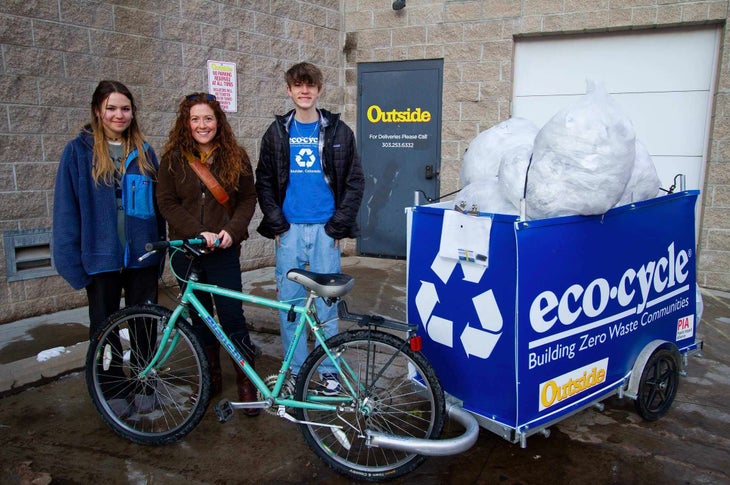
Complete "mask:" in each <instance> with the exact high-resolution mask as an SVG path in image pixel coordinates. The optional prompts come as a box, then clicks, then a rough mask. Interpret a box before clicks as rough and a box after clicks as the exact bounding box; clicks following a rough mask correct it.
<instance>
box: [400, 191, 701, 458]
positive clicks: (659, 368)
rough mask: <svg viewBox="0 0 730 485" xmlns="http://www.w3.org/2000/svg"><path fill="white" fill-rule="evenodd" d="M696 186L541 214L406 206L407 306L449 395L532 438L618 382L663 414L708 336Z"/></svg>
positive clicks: (641, 405)
mask: <svg viewBox="0 0 730 485" xmlns="http://www.w3.org/2000/svg"><path fill="white" fill-rule="evenodd" d="M698 194H699V192H697V191H684V192H680V193H676V194H670V195H666V196H663V197H658V198H656V199H651V200H648V201H643V202H638V203H632V204H629V205H626V206H622V207H618V208H615V209H612V210H610V211H608V212H607V213H605V214H603V215H601V216H568V217H558V218H550V219H541V220H532V221H524V220H520V219H519V218H518V217H516V216H507V215H501V214H485V213H478V214H465V213H462V212H460V211H457V210H453V209H451V208H448V207H447V206H445V205H444V204H436V205H432V206H416V207H414V208H411V209H409V211H408V212H409V214H408V250H409V252H408V276H407V300H408V308H407V318H408V321H410V322H418V324H419V326H420V328H421V332H420V333H421V335H423V337H424V338H423V352H424V354H425V355H426V357H427V358H428V359H429V361H430V362H431V363H432V364H433V366H434V368H435V370H436V373H437V375H438V376H439V378H440V380H441V383H442V385H443V387H444V390H445V391H446V393H447V394H448V395H449V397H450V398H451V399H454V400H456V401H457V402H459V403H460V405H461V406H463V408H464V409H466V410H467V411H469V412H470V413H472V414H474V415H475V416H476V417H477V420H478V421H479V423H480V426H481V427H483V428H486V429H489V430H490V431H493V432H496V433H497V434H500V435H501V436H502V437H504V438H505V439H508V440H510V441H512V442H517V441H520V442H521V443H522V444H523V446H524V443H525V441H524V440H525V439H526V437H527V436H529V435H532V434H534V433H537V432H546V429H547V427H549V426H550V425H551V424H554V423H555V422H557V421H559V420H561V419H564V418H565V417H567V416H569V415H570V414H573V413H575V412H577V411H579V410H581V409H584V408H586V407H587V406H591V405H594V404H597V403H598V402H600V401H601V400H603V399H606V398H607V397H609V396H611V395H614V394H619V395H621V396H623V395H627V396H629V397H631V398H634V399H636V403H637V410H638V411H639V413H640V414H641V415H642V416H643V417H644V418H646V419H657V418H658V417H660V416H661V415H663V414H664V413H665V412H666V411H667V410H668V408H669V406H670V405H671V403H672V401H673V399H674V395H675V393H676V391H677V385H678V379H679V375H680V371H681V368H682V366H683V365H684V364H685V363H686V362H685V360H686V359H685V357H686V355H687V354H688V352H690V351H694V350H697V349H698V348H699V347H701V342H698V341H697V339H696V328H697V324H698V323H699V322H697V321H696V319H695V311H696V294H697V293H696V272H695V267H696V252H695V216H694V214H695V203H696V200H697V196H698Z"/></svg>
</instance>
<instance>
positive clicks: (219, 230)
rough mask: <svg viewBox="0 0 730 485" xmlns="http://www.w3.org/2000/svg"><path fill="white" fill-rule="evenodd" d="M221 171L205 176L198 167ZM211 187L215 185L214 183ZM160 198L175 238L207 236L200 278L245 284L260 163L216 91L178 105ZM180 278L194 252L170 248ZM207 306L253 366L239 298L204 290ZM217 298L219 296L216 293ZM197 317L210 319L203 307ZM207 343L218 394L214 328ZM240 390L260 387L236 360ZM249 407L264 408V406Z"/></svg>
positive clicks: (245, 394)
mask: <svg viewBox="0 0 730 485" xmlns="http://www.w3.org/2000/svg"><path fill="white" fill-rule="evenodd" d="M195 165H203V166H204V168H203V171H204V172H205V171H207V172H208V173H209V174H211V175H212V176H213V178H214V180H213V183H211V182H210V181H209V182H208V183H206V182H204V179H203V178H201V176H200V175H198V171H197V170H200V169H199V168H198V169H196V168H195V167H194V166H195ZM209 187H210V188H209ZM157 203H158V205H159V207H160V212H162V215H163V216H164V217H165V219H167V224H168V229H169V231H170V239H187V238H195V237H201V238H204V239H205V240H206V242H207V252H206V254H204V255H203V256H201V257H200V258H197V259H196V261H197V264H199V268H198V269H199V270H200V271H201V282H204V283H211V284H215V285H218V286H221V287H224V288H228V289H231V290H234V291H241V290H242V285H241V262H240V255H241V243H242V242H243V241H244V240H245V239H248V225H249V223H250V222H251V218H252V217H253V214H254V209H255V208H256V191H255V189H254V179H253V170H252V168H251V162H250V160H249V157H248V154H247V153H246V150H245V149H244V148H243V147H242V146H240V145H239V144H238V142H237V141H236V137H235V135H234V134H233V130H232V129H231V125H230V124H229V123H228V120H227V118H226V115H225V113H224V112H223V110H222V109H221V106H220V103H218V101H217V100H216V99H215V96H213V95H212V94H208V93H193V94H190V95H188V96H186V97H185V98H184V99H183V100H182V101H181V102H180V106H179V108H178V113H177V119H176V120H175V124H174V126H173V127H172V129H171V130H170V135H169V137H168V139H167V142H166V143H165V147H164V151H163V154H162V159H161V162H160V173H159V182H158V189H157ZM170 257H171V263H172V267H173V270H174V271H175V274H176V276H177V277H178V282H179V283H180V284H181V286H182V285H184V283H185V281H186V280H187V278H188V275H189V273H190V270H191V267H190V260H188V259H187V258H185V257H184V256H183V255H182V253H179V252H177V253H171V256H170ZM197 296H198V298H199V299H200V300H201V301H202V302H203V304H204V305H205V307H206V309H207V310H208V311H209V312H210V313H211V314H213V313H214V311H213V303H214V301H215V313H217V314H218V319H219V322H220V324H221V326H222V328H223V330H224V331H225V332H226V334H227V335H228V336H229V337H231V338H232V339H233V340H234V341H236V342H237V343H238V344H239V345H241V347H242V348H243V350H244V353H245V357H246V360H247V361H248V362H249V363H250V364H251V365H252V366H253V364H254V352H253V346H252V344H251V340H250V337H249V334H248V329H247V327H246V319H245V317H244V314H243V306H242V304H241V302H240V301H238V300H235V299H232V298H225V297H221V296H215V297H213V298H211V295H209V294H207V293H206V294H201V293H198V294H197ZM213 300H214V301H213ZM192 318H193V323H195V324H197V325H200V326H201V327H204V324H203V322H202V321H200V319H199V317H197V315H194V316H193V317H192ZM203 333H204V337H205V341H204V345H205V349H206V354H207V357H208V362H209V366H210V372H211V382H212V384H211V388H212V389H211V394H212V395H216V394H219V393H220V392H221V391H222V387H223V386H222V372H221V365H220V344H219V343H218V341H217V339H216V338H215V336H214V335H213V334H212V333H211V332H210V331H209V330H207V329H206V330H205V331H204V332H203ZM233 367H234V369H235V371H236V385H237V390H238V398H239V399H240V400H241V401H243V402H252V401H256V397H257V396H256V388H255V387H254V385H253V383H252V382H251V381H249V380H248V378H247V377H246V375H245V374H244V372H243V370H242V369H241V368H240V367H239V366H238V364H237V363H236V362H233ZM244 412H245V413H246V414H247V415H249V416H256V415H258V414H259V410H258V409H248V410H244Z"/></svg>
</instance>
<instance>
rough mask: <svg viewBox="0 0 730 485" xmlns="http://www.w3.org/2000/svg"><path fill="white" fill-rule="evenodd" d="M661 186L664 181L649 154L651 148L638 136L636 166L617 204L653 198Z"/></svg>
mask: <svg viewBox="0 0 730 485" xmlns="http://www.w3.org/2000/svg"><path fill="white" fill-rule="evenodd" d="M661 186H662V183H661V181H660V180H659V175H657V173H656V167H655V166H654V161H653V160H652V159H651V155H649V150H647V149H646V147H645V146H644V144H643V143H641V141H639V139H638V138H637V139H636V158H635V159H634V168H633V170H632V171H631V177H629V182H628V183H627V184H626V189H625V190H624V193H623V195H622V196H621V200H619V201H618V204H616V205H617V206H619V205H626V204H630V203H631V202H640V201H642V200H648V199H653V198H654V197H656V196H657V195H658V194H659V193H660V191H659V187H661Z"/></svg>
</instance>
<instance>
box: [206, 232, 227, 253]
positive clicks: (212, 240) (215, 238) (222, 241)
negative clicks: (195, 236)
mask: <svg viewBox="0 0 730 485" xmlns="http://www.w3.org/2000/svg"><path fill="white" fill-rule="evenodd" d="M200 235H201V237H203V238H204V239H205V242H206V243H207V247H208V249H210V250H215V249H217V248H220V249H225V248H228V247H231V245H232V244H233V238H232V237H231V235H230V234H228V232H226V231H221V232H219V233H218V234H215V233H213V232H202V233H201V234H200Z"/></svg>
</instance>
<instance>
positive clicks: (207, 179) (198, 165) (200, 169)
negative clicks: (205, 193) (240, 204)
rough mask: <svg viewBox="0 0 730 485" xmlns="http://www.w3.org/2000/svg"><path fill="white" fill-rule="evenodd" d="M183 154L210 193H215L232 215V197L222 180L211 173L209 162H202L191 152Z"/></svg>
mask: <svg viewBox="0 0 730 485" xmlns="http://www.w3.org/2000/svg"><path fill="white" fill-rule="evenodd" d="M183 155H185V158H186V159H187V160H188V163H189V164H190V167H192V169H193V171H195V174H196V175H197V176H198V178H200V180H201V181H202V182H203V183H204V184H205V186H206V187H207V188H208V190H210V193H211V194H213V197H215V200H217V201H218V202H219V203H220V204H221V205H222V206H223V207H225V208H226V210H227V211H228V215H231V214H232V212H233V210H232V208H231V204H230V201H229V199H230V197H229V196H228V193H227V192H226V191H225V189H224V188H223V186H221V184H220V182H218V179H216V178H215V176H214V175H213V174H212V173H210V169H208V166H207V164H204V163H202V162H201V161H200V160H199V159H197V158H195V157H194V156H193V155H192V154H191V153H188V152H183Z"/></svg>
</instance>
